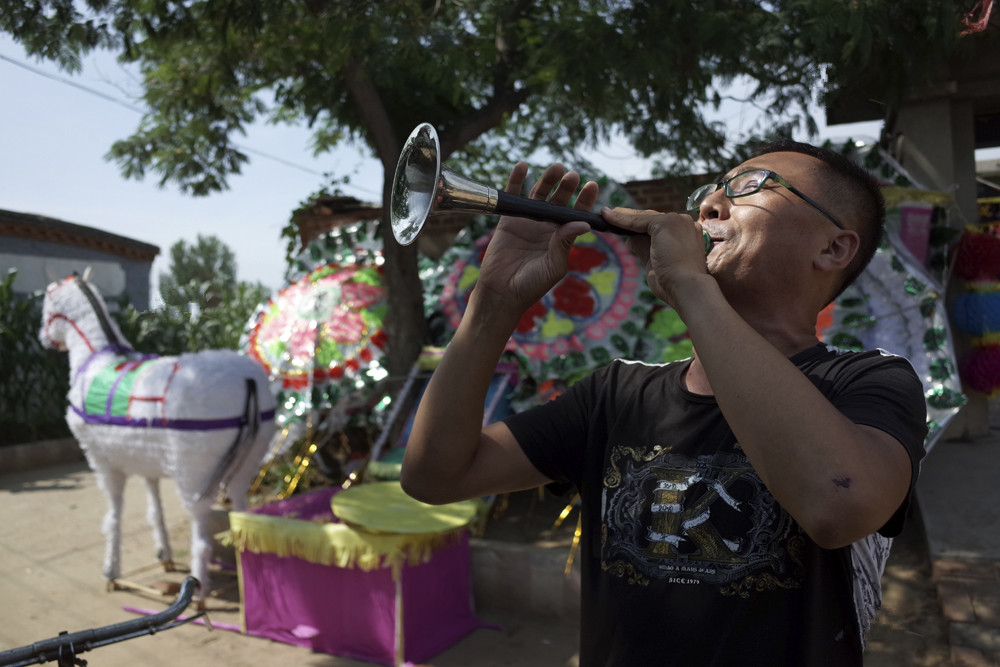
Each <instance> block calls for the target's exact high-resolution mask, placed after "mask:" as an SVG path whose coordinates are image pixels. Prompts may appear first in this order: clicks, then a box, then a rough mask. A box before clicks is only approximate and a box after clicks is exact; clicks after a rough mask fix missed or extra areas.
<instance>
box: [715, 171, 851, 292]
mask: <svg viewBox="0 0 1000 667" xmlns="http://www.w3.org/2000/svg"><path fill="white" fill-rule="evenodd" d="M821 166H822V162H820V161H819V160H817V159H816V158H813V157H811V156H808V155H804V154H801V153H769V154H766V155H763V156H760V157H757V158H752V159H751V160H748V161H747V162H745V163H743V164H741V165H740V166H739V167H737V168H735V169H733V170H731V171H730V172H729V173H727V174H726V175H725V178H724V179H723V180H725V179H728V178H730V177H732V176H734V175H735V174H738V173H740V172H743V171H746V170H748V169H770V170H772V171H774V172H775V173H777V174H780V175H781V176H782V177H784V178H785V179H786V180H787V181H788V182H789V183H791V184H792V185H794V186H795V187H796V188H798V189H799V190H801V191H802V192H803V193H805V194H806V195H808V196H809V197H811V198H813V199H816V200H818V201H820V202H821V203H823V204H824V205H825V203H826V202H825V194H826V193H825V192H824V191H823V187H822V184H823V178H822V171H821ZM834 213H836V211H834ZM699 222H700V224H701V226H702V228H703V229H704V230H705V231H707V232H708V233H709V235H710V236H711V237H712V239H713V241H714V245H713V247H712V250H711V252H710V253H709V255H708V259H707V262H708V270H709V272H710V273H711V274H712V275H713V276H715V278H716V279H717V280H718V281H719V284H720V285H721V286H722V287H723V289H724V290H725V291H726V293H727V295H728V296H730V297H733V296H740V297H741V298H742V297H746V298H762V297H766V296H768V295H780V294H783V293H787V292H788V290H794V289H796V288H797V286H798V285H799V284H800V283H801V281H802V280H804V279H806V277H807V276H808V275H809V274H810V273H811V265H812V259H813V257H814V256H815V253H816V252H817V251H819V250H820V249H821V248H822V247H823V245H824V244H825V243H826V242H827V239H828V238H829V235H830V234H831V233H836V232H838V231H839V230H838V229H837V228H836V227H835V226H834V225H833V224H832V223H831V222H830V221H829V220H828V219H827V218H826V217H824V216H823V214H822V213H820V212H819V211H817V210H816V209H815V208H813V207H812V206H810V205H809V204H807V203H806V202H805V201H803V200H802V199H800V198H799V197H798V196H796V195H795V194H794V193H792V192H791V191H789V190H788V189H786V188H784V187H782V186H781V185H779V184H778V183H776V182H774V181H773V180H768V181H767V182H766V183H765V185H764V187H763V188H762V189H761V190H760V192H757V193H755V194H752V195H748V196H746V197H739V198H736V199H730V198H728V197H726V196H725V193H724V189H723V188H720V189H718V190H716V191H715V192H713V193H712V194H711V195H709V196H708V197H707V198H706V199H705V200H704V201H703V202H702V204H701V208H700V210H699Z"/></svg>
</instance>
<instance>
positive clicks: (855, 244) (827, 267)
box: [813, 229, 861, 271]
mask: <svg viewBox="0 0 1000 667" xmlns="http://www.w3.org/2000/svg"><path fill="white" fill-rule="evenodd" d="M860 246H861V240H860V239H859V238H858V234H857V232H854V231H851V230H849V229H845V230H840V231H839V232H837V233H836V234H833V235H831V236H830V237H829V238H828V240H827V244H826V245H825V246H824V247H823V249H822V250H821V251H820V253H819V254H818V255H816V258H815V259H814V260H813V262H814V264H815V266H816V268H817V269H820V270H823V271H841V270H843V269H845V268H847V265H848V264H850V263H851V260H852V259H854V256H855V255H856V254H858V248H859V247H860Z"/></svg>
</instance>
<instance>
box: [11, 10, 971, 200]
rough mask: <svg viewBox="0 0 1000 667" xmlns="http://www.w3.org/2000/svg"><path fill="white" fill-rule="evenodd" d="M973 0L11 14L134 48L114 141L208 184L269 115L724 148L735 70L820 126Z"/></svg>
mask: <svg viewBox="0 0 1000 667" xmlns="http://www.w3.org/2000/svg"><path fill="white" fill-rule="evenodd" d="M968 4H969V3H968V2H963V1H962V0H908V1H907V2H898V1H897V0H863V1H858V2H848V3H845V2H842V1H841V0H777V1H775V0H771V1H766V2H765V1H763V0H713V1H712V2H701V1H698V2H695V1H693V0H665V1H663V2H656V3H651V2H617V1H616V2H549V3H530V2H524V1H523V0H521V1H517V2H510V1H509V0H482V1H480V2H475V3H458V2H445V3H441V2H437V3H431V2H420V1H418V0H404V1H402V2H392V3H386V2H378V1H376V0H339V1H331V2H324V3H318V2H301V1H300V2H277V1H275V0H250V1H248V2H240V3H219V2H212V1H211V0H189V1H187V2H176V3H174V2H172V3H167V2H149V1H148V0H123V1H122V2H116V3H108V2H106V1H103V0H89V1H88V2H86V3H80V2H73V1H72V0H35V2H32V3H27V5H26V4H25V3H23V2H21V1H20V0H2V1H0V29H2V30H4V31H5V32H8V33H10V34H12V35H13V36H14V37H15V38H16V39H17V40H19V41H21V42H22V43H23V44H24V46H25V47H26V48H27V49H28V51H29V52H30V53H32V54H34V55H38V56H40V57H43V58H48V59H52V60H55V61H57V62H59V63H60V64H62V65H63V66H64V67H66V68H67V69H70V70H72V69H74V68H76V67H78V63H79V57H80V55H81V54H83V53H86V52H87V51H88V50H90V49H93V48H96V47H104V48H111V49H113V50H115V51H117V52H119V53H120V54H121V58H122V59H123V60H125V61H128V62H135V63H137V64H138V65H139V67H140V69H141V72H142V75H143V77H144V90H145V93H144V100H145V102H146V104H147V106H148V109H149V111H148V112H147V114H146V115H145V117H144V118H143V120H142V122H141V123H140V126H139V128H138V129H137V130H136V132H135V133H134V134H133V135H132V136H131V137H130V138H128V139H124V140H122V141H119V142H117V143H116V144H115V145H114V147H113V148H112V150H111V152H110V154H109V156H110V157H111V158H112V159H114V160H115V161H117V162H118V163H119V165H120V166H121V168H122V171H123V173H125V174H126V175H127V176H129V177H137V178H138V177H142V176H144V175H145V174H146V172H147V171H153V172H156V173H157V174H159V175H160V177H161V182H162V183H165V182H167V181H173V182H176V183H177V184H179V185H180V187H181V188H182V189H183V190H185V191H188V192H190V193H192V194H196V195H203V194H207V193H209V192H212V191H215V190H218V189H222V188H225V187H226V179H227V176H229V175H230V174H236V173H239V171H240V169H241V167H242V165H243V164H244V163H245V162H246V160H247V156H246V155H244V154H243V153H241V152H240V151H239V150H238V149H237V148H236V147H235V146H234V144H233V143H232V139H233V137H237V136H239V135H240V134H242V133H243V132H244V129H245V127H246V125H247V124H248V123H250V122H252V121H253V120H254V119H255V118H258V117H265V118H268V119H270V120H273V121H275V122H290V123H298V122H302V121H305V122H308V123H309V125H310V126H311V127H312V128H313V130H314V148H315V150H316V151H317V152H323V151H327V150H329V149H330V148H332V147H334V146H336V145H337V144H339V143H340V142H342V141H345V140H357V141H361V142H364V143H367V144H368V145H370V146H372V147H373V149H374V150H375V151H376V153H377V154H378V155H379V156H380V157H381V158H382V159H383V161H385V162H386V163H387V164H392V162H393V160H394V157H395V156H394V154H392V153H393V151H395V150H397V149H398V146H399V142H400V141H401V140H402V138H403V137H404V136H405V133H406V132H408V130H409V129H410V128H411V127H412V126H413V125H415V124H416V122H417V121H420V120H426V121H430V122H432V123H434V124H435V125H436V126H438V127H439V128H442V130H443V134H444V135H445V138H444V143H445V152H446V153H447V154H450V153H452V152H454V151H455V150H458V149H460V148H463V147H465V146H467V145H468V144H470V143H472V142H474V141H475V140H476V139H477V138H479V137H480V136H482V135H483V134H484V133H486V132H489V131H491V130H494V129H498V130H501V133H500V136H503V137H504V143H506V144H507V147H509V148H511V149H516V153H514V154H515V155H518V156H520V155H528V154H530V153H531V152H532V150H533V149H535V148H539V147H545V148H547V149H549V150H550V151H553V153H554V154H555V156H556V157H557V158H558V157H560V156H564V155H567V154H569V153H571V152H572V151H573V150H575V149H576V148H578V147H579V146H581V145H584V144H590V143H593V142H596V141H600V140H601V139H604V138H607V137H608V136H610V135H611V134H612V133H613V132H614V131H616V130H621V131H623V132H624V133H625V135H626V136H627V137H628V138H629V139H630V140H631V141H632V142H633V144H634V146H635V147H636V149H637V151H638V152H640V153H642V154H643V155H652V154H657V153H664V152H665V153H667V154H669V155H670V156H671V159H672V160H673V161H674V162H675V163H676V164H678V165H681V164H690V163H692V162H693V161H696V160H706V159H707V160H712V159H713V158H714V156H716V155H718V156H719V157H720V160H721V161H722V162H725V161H726V158H727V157H728V156H727V155H726V153H727V151H728V149H729V146H730V142H731V140H732V139H733V137H730V136H727V132H726V128H725V127H723V126H721V125H719V124H715V123H712V122H709V121H707V120H706V117H705V111H706V110H711V109H714V108H715V107H717V106H718V105H719V104H720V103H721V102H722V101H723V100H724V99H725V96H726V85H727V84H729V83H731V82H734V81H742V82H749V83H751V84H752V87H751V92H750V94H749V97H748V98H747V100H745V101H747V102H750V103H754V104H760V105H762V106H764V105H766V107H767V109H768V111H769V114H770V116H769V117H768V119H767V121H766V122H767V125H768V126H771V125H773V124H776V123H782V122H784V123H793V124H797V125H800V126H802V127H805V128H806V129H809V128H815V123H814V121H813V120H812V119H811V117H809V114H808V112H807V106H808V105H809V104H810V103H811V102H813V97H814V94H815V93H816V92H821V93H824V94H830V93H833V92H836V91H837V90H840V89H845V88H851V87H852V86H856V85H857V84H858V82H859V81H863V82H865V83H870V82H877V83H878V84H879V88H878V90H879V92H880V94H881V95H882V97H881V98H880V101H881V102H883V103H884V104H885V105H886V109H887V112H891V111H892V109H893V107H894V106H895V105H896V104H898V102H899V100H900V99H902V96H903V95H904V94H905V92H906V91H907V90H909V89H911V88H912V87H913V86H915V85H919V84H921V83H924V82H925V81H926V80H927V78H928V77H930V76H932V75H933V74H935V73H937V72H938V71H939V70H940V65H941V64H942V63H945V62H947V61H948V58H949V56H952V55H956V54H960V53H961V51H962V49H961V48H959V40H958V29H959V21H960V19H961V17H962V15H963V14H964V12H966V11H968V7H967V5H968ZM966 41H970V40H966ZM757 129H761V128H757ZM494 141H495V139H494ZM496 145H497V144H496V143H494V144H493V146H494V147H495V146H496ZM487 147H488V144H483V145H481V146H479V147H472V148H469V151H470V153H471V154H475V153H477V152H482V151H484V150H486V149H487ZM493 155H496V154H495V153H493ZM502 156H503V159H505V160H507V161H508V162H509V161H511V159H510V158H511V153H504V154H502Z"/></svg>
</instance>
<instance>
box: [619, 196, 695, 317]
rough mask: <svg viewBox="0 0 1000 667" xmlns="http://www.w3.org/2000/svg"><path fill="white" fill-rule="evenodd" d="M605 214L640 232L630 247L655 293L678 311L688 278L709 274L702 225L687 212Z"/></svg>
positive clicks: (626, 210)
mask: <svg viewBox="0 0 1000 667" xmlns="http://www.w3.org/2000/svg"><path fill="white" fill-rule="evenodd" d="M602 214H603V216H604V217H605V218H606V219H607V221H608V222H610V223H611V224H613V225H616V226H618V227H623V228H625V229H631V230H632V231H636V232H641V233H640V234H638V235H636V236H630V237H628V240H627V243H628V247H629V249H630V250H631V251H632V252H633V253H634V254H635V255H636V257H638V258H639V261H640V262H642V265H643V267H644V268H645V270H646V282H647V283H648V284H649V288H650V289H651V290H652V292H653V294H655V295H656V296H657V297H658V298H660V299H662V300H663V301H664V302H666V303H667V304H670V305H671V306H673V307H675V308H676V307H677V302H678V300H677V296H678V290H682V289H683V288H684V284H685V281H686V279H687V278H690V277H692V276H704V275H705V274H706V273H707V267H706V263H705V237H704V235H703V233H702V229H701V225H699V224H698V223H697V222H695V221H694V220H692V218H691V216H689V215H687V214H686V213H660V212H658V211H635V210H631V209H626V208H616V209H605V210H604V211H603V212H602Z"/></svg>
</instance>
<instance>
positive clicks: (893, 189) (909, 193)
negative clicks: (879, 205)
mask: <svg viewBox="0 0 1000 667" xmlns="http://www.w3.org/2000/svg"><path fill="white" fill-rule="evenodd" d="M882 197H883V198H884V199H885V207H886V209H893V208H896V207H897V206H899V205H900V204H902V203H903V202H904V201H919V202H926V203H928V204H932V205H934V206H947V205H948V204H950V203H952V202H953V201H955V196H954V195H951V194H948V193H947V192H938V191H936V190H919V189H917V188H902V187H898V186H890V187H886V188H882Z"/></svg>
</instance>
